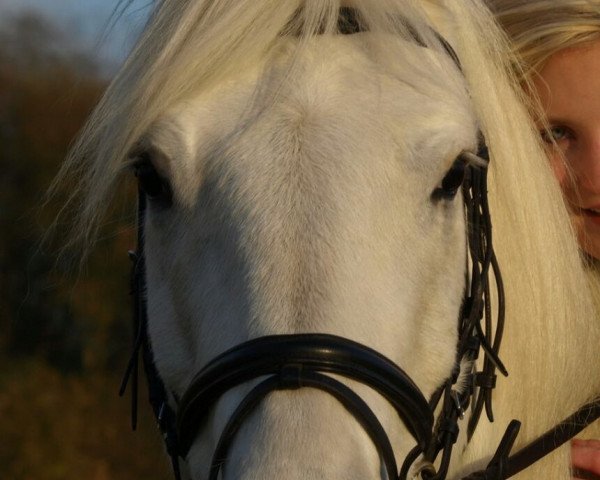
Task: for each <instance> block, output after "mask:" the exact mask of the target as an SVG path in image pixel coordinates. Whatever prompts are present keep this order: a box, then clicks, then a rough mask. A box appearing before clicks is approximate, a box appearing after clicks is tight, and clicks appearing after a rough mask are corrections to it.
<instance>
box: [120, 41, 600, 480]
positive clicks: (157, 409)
mask: <svg viewBox="0 0 600 480" xmlns="http://www.w3.org/2000/svg"><path fill="white" fill-rule="evenodd" d="M445 46H446V45H445ZM447 48H450V47H449V46H448V47H447ZM450 50H451V49H450ZM451 53H452V54H453V55H452V56H453V57H454V58H455V54H454V52H451ZM456 61H457V60H456ZM477 156H478V157H479V159H480V160H481V161H480V162H478V163H481V165H473V164H468V166H467V174H466V178H465V181H464V183H463V186H462V194H463V200H464V205H465V215H466V219H467V225H468V231H467V238H468V251H469V257H470V266H469V268H468V270H469V271H468V274H467V289H466V292H465V296H464V298H463V304H462V308H461V314H460V318H459V321H458V327H457V328H458V345H457V355H456V360H455V366H454V369H453V372H452V374H451V375H450V377H449V378H448V379H447V380H446V381H445V382H444V383H443V384H442V385H441V386H440V387H439V388H438V389H437V391H436V392H435V393H434V394H433V395H432V397H431V398H430V399H429V400H427V399H426V398H425V396H424V395H423V393H422V392H421V391H420V390H419V388H418V387H417V385H416V384H415V383H414V381H413V380H412V379H411V378H410V377H409V376H408V375H407V374H406V372H404V371H403V370H402V368H400V367H399V366H397V365H395V364H394V363H393V362H392V361H391V360H389V359H388V358H386V357H385V356H383V355H381V354H380V353H378V352H376V351H374V350H372V349H371V348H369V347H367V346H365V345H362V344H360V343H356V342H354V341H352V340H349V339H346V338H342V337H338V336H335V335H329V334H324V333H305V334H296V335H274V336H266V337H260V338H256V339H253V340H250V341H248V342H245V343H242V344H240V345H237V346H235V347H233V348H232V349H230V350H228V351H226V352H224V353H222V354H221V355H219V356H217V357H216V358H214V359H213V360H211V361H210V362H209V363H208V364H207V365H206V366H205V367H203V368H202V369H201V370H200V371H199V372H198V373H197V374H196V375H195V376H194V378H193V380H192V382H191V383H190V385H189V386H188V388H187V390H186V391H185V392H184V394H183V396H182V397H181V398H180V399H179V398H177V397H176V396H175V395H171V398H173V399H174V403H175V404H176V411H174V410H173V409H172V408H171V406H170V403H169V395H168V392H167V389H166V387H165V385H164V383H163V381H162V379H161V377H160V375H159V374H158V371H157V369H156V366H155V363H154V358H153V353H152V347H151V345H150V341H149V338H148V331H147V328H148V317H147V304H146V295H145V292H146V284H145V282H146V272H145V270H146V268H145V254H144V235H143V227H144V223H145V215H146V195H145V193H144V191H143V190H142V189H141V188H140V189H139V193H138V219H137V251H136V252H130V258H131V259H132V262H133V267H132V280H131V292H132V295H133V299H134V301H133V304H134V315H133V317H134V338H135V340H134V345H133V354H132V356H131V359H130V361H129V363H128V365H127V369H126V372H125V376H124V378H123V382H122V384H121V389H120V394H121V395H122V394H123V393H124V391H125V388H126V386H127V384H128V382H129V380H130V379H131V380H132V388H131V390H132V428H133V429H135V428H136V423H137V393H138V392H137V381H138V368H139V356H140V353H141V356H142V358H143V365H144V370H145V374H146V378H147V382H148V391H149V400H150V404H151V405H152V408H153V411H154V414H155V417H156V419H157V423H158V425H159V427H160V430H161V432H162V434H163V437H164V440H165V445H166V449H167V452H168V454H169V455H170V457H171V460H172V464H173V470H174V474H175V478H176V479H177V480H180V478H181V475H180V471H179V458H180V457H181V458H185V457H186V455H187V454H188V452H189V450H190V448H191V446H192V444H193V442H194V439H195V438H196V436H197V434H198V431H199V430H200V429H201V428H202V425H203V423H204V422H205V420H206V418H205V417H206V415H207V413H208V412H209V411H210V409H211V407H212V406H214V404H215V403H216V402H217V401H218V400H219V398H220V397H221V396H222V395H223V394H224V393H226V392H227V391H229V390H230V389H232V388H233V387H235V386H238V385H241V384H243V383H246V382H249V381H253V380H256V379H259V378H261V380H260V381H259V382H258V383H257V384H256V386H254V387H253V388H252V389H251V390H250V391H249V393H247V394H246V396H245V397H244V398H243V399H242V401H241V402H240V404H239V405H238V406H237V407H236V409H235V410H234V412H233V413H232V414H231V416H230V418H229V420H228V422H227V423H226V425H225V428H224V429H223V432H222V433H221V437H220V439H219V441H218V443H217V446H216V448H215V452H214V454H213V459H212V462H211V466H210V474H209V479H210V480H216V479H217V478H218V475H219V472H220V469H221V468H222V466H223V464H224V462H225V459H226V458H227V452H228V450H229V447H230V445H231V443H232V441H233V439H234V438H235V435H236V433H237V431H238V430H239V428H240V426H241V425H242V424H243V422H244V420H245V419H246V418H247V417H248V415H249V414H251V413H252V412H253V411H254V409H255V408H256V407H257V406H258V405H259V403H260V402H261V400H262V399H264V398H265V397H266V396H267V395H268V394H269V393H271V392H273V391H276V390H295V389H299V388H314V389H319V390H321V391H324V392H326V393H328V394H329V395H331V396H333V397H334V398H335V399H336V400H337V401H338V402H339V403H340V404H341V405H343V407H344V408H346V410H347V411H348V412H349V413H350V414H351V415H352V416H353V417H354V418H355V419H356V420H357V421H358V423H359V424H360V425H361V426H362V427H363V429H364V430H365V432H366V433H367V434H368V436H369V438H370V439H371V441H372V442H373V444H374V445H375V447H376V449H377V451H378V453H379V455H380V458H381V459H382V463H383V466H384V468H385V470H386V471H387V476H388V478H389V479H390V480H392V479H394V480H395V479H398V480H405V479H407V478H408V475H409V472H410V470H411V467H412V466H413V464H414V462H415V461H416V460H417V459H418V458H421V459H422V460H421V461H420V462H419V464H420V467H419V468H418V473H419V474H420V476H421V478H422V479H424V480H444V479H445V478H446V476H447V473H448V468H449V464H450V459H451V455H452V449H453V445H454V443H455V442H456V440H457V438H458V434H459V425H458V421H459V419H460V418H462V417H464V415H465V412H466V411H467V410H468V409H469V408H470V409H471V412H470V415H471V416H470V418H469V421H468V428H467V436H468V439H470V438H471V437H472V435H473V432H474V430H475V428H476V426H477V424H478V422H479V419H480V417H481V414H482V412H483V410H484V409H485V411H486V414H487V417H488V419H489V420H490V421H493V410H492V391H493V389H494V388H495V385H496V373H495V372H496V369H497V370H499V371H500V372H501V373H502V374H503V375H508V373H507V371H506V368H505V367H504V365H503V364H502V362H501V360H500V358H499V355H498V354H499V350H500V344H501V341H502V333H503V328H504V290H503V284H502V277H501V274H500V268H499V265H498V262H497V260H496V257H495V254H494V250H493V246H492V227H491V220H490V214H489V207H488V200H487V180H486V175H487V164H488V163H489V155H488V152H487V147H486V146H485V142H484V141H483V140H481V142H480V148H479V151H478V154H477ZM492 277H493V278H494V282H493V284H492V282H490V279H491V278H492ZM492 288H495V290H496V298H497V303H498V308H497V315H496V320H495V322H494V321H493V317H492V311H491V290H492ZM494 324H495V327H494V326H493V325H494ZM480 352H483V355H484V359H483V367H482V370H481V371H475V370H474V369H473V371H470V372H467V373H466V376H467V377H468V379H469V380H470V381H468V382H467V387H466V388H464V389H463V390H459V389H457V387H456V386H457V382H458V379H459V375H460V376H461V377H464V376H465V372H462V373H461V371H460V366H461V364H465V363H467V364H470V365H473V366H474V365H475V360H476V359H477V357H478V356H479V354H480ZM473 368H474V367H473ZM330 374H335V375H336V376H341V377H344V378H346V379H351V380H354V381H357V382H360V383H362V384H364V385H366V386H368V387H370V388H371V389H373V390H375V391H376V392H378V393H379V394H381V395H382V396H383V397H384V398H385V399H386V400H387V401H388V402H389V403H390V404H391V405H392V406H393V408H394V410H395V411H396V412H397V414H398V417H399V418H400V420H401V421H402V422H403V424H404V425H405V426H406V428H407V430H408V432H409V433H410V435H411V436H412V437H413V438H414V440H415V442H416V446H415V447H414V448H413V449H412V450H411V451H410V452H409V454H408V455H407V457H406V459H405V460H404V462H403V464H402V466H401V468H400V470H398V467H397V464H396V460H395V455H394V452H393V448H392V446H391V442H390V440H389V438H388V436H387V434H386V432H385V429H384V428H383V426H382V425H381V423H380V422H379V420H378V419H377V416H376V415H375V414H374V413H373V411H372V410H371V408H370V407H369V406H368V405H367V403H366V402H365V401H363V400H362V399H361V398H360V397H359V396H358V395H357V394H356V393H355V392H354V391H353V390H352V389H351V388H349V387H348V386H347V385H345V384H344V383H342V382H341V381H339V380H337V379H336V378H334V377H332V376H330ZM262 377H266V378H262ZM436 411H439V414H438V416H437V418H434V414H435V412H436ZM598 417H600V402H595V403H592V404H589V405H586V406H584V407H582V408H581V409H579V410H578V411H577V412H575V413H574V414H573V415H572V416H571V417H569V418H568V419H566V420H565V421H564V422H561V423H560V424H559V425H557V426H556V427H555V428H553V429H551V430H550V431H549V432H547V433H546V434H544V435H543V436H541V437H540V438H538V439H537V440H535V441H534V442H532V443H530V444H529V445H527V446H526V447H524V448H523V449H521V450H520V451H518V452H517V453H515V454H513V455H510V451H511V449H512V446H513V444H514V442H515V440H516V437H517V434H518V431H519V428H520V422H519V421H517V420H513V421H512V422H510V423H509V425H508V427H507V429H506V431H505V433H504V436H503V438H502V440H501V442H500V444H499V446H498V447H497V450H496V453H495V455H494V456H493V457H492V460H491V461H490V463H489V464H488V466H487V467H486V468H485V469H483V470H480V471H476V472H474V473H472V474H470V475H468V476H466V477H464V478H463V480H504V479H507V478H509V477H511V476H513V475H515V474H517V473H519V472H520V471H522V470H523V469H525V468H527V467H528V466H530V465H531V464H533V463H534V462H536V461H537V460H539V459H540V458H542V457H543V456H545V455H547V454H548V453H550V452H551V451H553V450H554V449H556V448H558V447H559V446H560V445H562V444H563V443H565V442H566V441H568V440H569V439H571V438H572V437H574V436H575V435H576V434H577V433H579V432H580V431H581V430H583V428H585V427H586V426H587V425H589V424H591V423H592V422H593V421H595V420H596V419H597V418H598ZM434 463H437V464H438V467H434Z"/></svg>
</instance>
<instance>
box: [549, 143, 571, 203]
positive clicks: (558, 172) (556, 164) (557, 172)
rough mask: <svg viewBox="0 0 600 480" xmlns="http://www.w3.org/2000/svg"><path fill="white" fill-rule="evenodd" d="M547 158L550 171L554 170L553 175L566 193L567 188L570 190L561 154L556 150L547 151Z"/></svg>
mask: <svg viewBox="0 0 600 480" xmlns="http://www.w3.org/2000/svg"><path fill="white" fill-rule="evenodd" d="M548 158H549V159H550V166H551V167H552V171H553V172H554V176H555V177H556V179H557V180H558V183H559V184H560V186H561V188H562V189H563V191H564V192H565V193H566V191H567V190H570V188H569V185H568V183H569V182H568V179H569V175H568V170H567V166H566V164H565V160H564V157H563V155H561V153H560V152H557V151H556V150H554V151H550V152H548Z"/></svg>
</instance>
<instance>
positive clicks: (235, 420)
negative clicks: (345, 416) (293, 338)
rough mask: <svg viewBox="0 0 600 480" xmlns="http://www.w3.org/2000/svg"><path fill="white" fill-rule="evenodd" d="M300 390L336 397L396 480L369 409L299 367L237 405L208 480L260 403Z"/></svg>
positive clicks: (347, 391)
mask: <svg viewBox="0 0 600 480" xmlns="http://www.w3.org/2000/svg"><path fill="white" fill-rule="evenodd" d="M302 387H310V388H316V389H319V390H322V391H325V392H327V393H329V394H330V395H332V396H333V397H335V398H336V399H337V400H338V401H339V402H340V403H341V404H342V405H343V406H344V407H345V408H346V410H348V411H349V412H350V413H351V414H352V416H353V417H354V418H355V419H356V420H357V421H358V422H359V423H360V425H361V426H362V427H363V428H364V429H365V431H366V432H367V434H368V435H369V437H370V438H371V440H372V442H373V444H374V445H375V447H376V448H377V451H378V453H379V456H380V458H381V459H382V462H383V465H384V467H385V469H386V471H387V473H388V478H390V479H397V478H398V467H397V465H396V459H395V457H394V450H393V448H392V445H391V443H390V440H389V438H388V436H387V434H386V433H385V429H384V428H383V426H382V425H381V423H380V422H379V420H378V419H377V416H376V415H375V414H374V413H373V411H372V410H371V409H370V408H369V406H368V405H367V404H366V403H365V402H364V401H363V400H362V399H361V398H360V397H359V396H358V395H357V394H356V393H354V392H353V391H352V390H351V389H350V388H348V387H347V386H346V385H344V384H343V383H341V382H339V381H338V380H336V379H334V378H331V377H328V376H326V375H322V374H320V373H317V372H313V371H302V367H301V366H299V365H290V366H288V367H286V368H285V369H284V370H283V371H282V372H281V374H278V375H272V376H270V377H269V378H267V379H266V380H263V381H262V382H261V383H259V384H258V385H257V386H256V387H254V388H253V389H252V390H251V391H250V393H248V394H247V395H246V397H245V398H244V399H243V400H242V401H241V402H240V404H239V405H238V407H237V408H236V410H235V411H234V412H233V414H232V415H231V417H230V418H229V421H228V422H227V425H226V426H225V428H224V429H223V432H222V434H221V438H220V439H219V443H218V444H217V447H216V449H215V453H214V455H213V460H212V465H211V469H210V475H209V480H217V478H218V475H219V471H220V469H221V467H222V466H223V465H224V463H225V460H226V459H227V454H228V451H229V447H230V446H231V443H232V441H233V439H234V437H235V434H236V433H237V432H238V430H239V429H240V427H241V426H242V424H243V422H244V421H245V420H246V418H247V417H248V415H250V413H252V411H253V410H254V409H255V408H256V407H257V406H258V404H259V403H260V401H261V400H262V399H263V398H264V397H265V396H266V395H267V394H269V393H270V392H272V391H274V390H290V389H292V390H294V389H297V388H302Z"/></svg>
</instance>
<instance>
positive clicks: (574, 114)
mask: <svg viewBox="0 0 600 480" xmlns="http://www.w3.org/2000/svg"><path fill="white" fill-rule="evenodd" d="M534 85H535V88H536V90H537V93H538V95H539V97H540V99H541V101H542V105H543V107H544V109H545V112H546V116H547V119H548V123H549V124H550V128H551V136H552V137H553V139H554V140H555V142H556V147H554V146H553V145H552V143H551V142H550V139H549V138H547V135H546V134H543V136H544V139H545V141H546V142H547V143H548V148H549V149H550V158H551V160H552V165H553V168H554V172H555V174H556V176H557V178H558V180H559V182H560V184H561V187H562V189H563V193H564V195H565V198H566V199H567V201H568V203H569V205H570V207H571V214H572V220H573V224H574V225H575V228H576V230H577V234H578V237H579V243H580V244H581V247H582V248H583V249H584V250H585V251H586V252H587V253H588V254H590V255H591V256H593V257H595V258H600V39H598V40H595V41H594V42H592V43H588V44H582V46H578V47H574V48H568V49H565V50H562V51H560V52H558V53H555V54H554V55H553V56H551V57H550V59H549V60H548V62H547V63H546V64H545V65H544V68H543V69H542V70H541V72H540V74H539V77H538V78H536V80H535V81H534ZM557 150H560V152H562V154H563V155H564V158H565V160H566V163H567V165H568V168H567V167H566V166H565V164H564V162H563V160H562V157H561V155H560V152H559V151H557Z"/></svg>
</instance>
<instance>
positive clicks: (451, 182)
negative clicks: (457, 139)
mask: <svg viewBox="0 0 600 480" xmlns="http://www.w3.org/2000/svg"><path fill="white" fill-rule="evenodd" d="M466 171H467V164H466V162H465V160H464V158H462V156H459V157H458V158H457V159H456V160H454V163H453V164H452V167H450V170H448V172H447V173H446V175H445V176H444V178H443V179H442V183H441V186H439V187H437V188H436V189H435V190H434V191H433V193H432V195H431V197H432V199H433V200H452V199H453V198H454V197H455V196H456V194H457V193H458V190H459V189H460V187H461V186H462V184H463V182H464V180H465V174H466Z"/></svg>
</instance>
